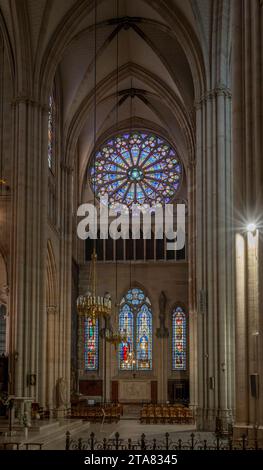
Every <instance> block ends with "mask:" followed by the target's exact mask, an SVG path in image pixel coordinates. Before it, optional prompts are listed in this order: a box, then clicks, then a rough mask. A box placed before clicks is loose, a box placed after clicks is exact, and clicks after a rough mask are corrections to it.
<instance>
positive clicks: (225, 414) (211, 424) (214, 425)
mask: <svg viewBox="0 0 263 470" xmlns="http://www.w3.org/2000/svg"><path fill="white" fill-rule="evenodd" d="M232 424H233V414H232V410H217V409H211V408H197V410H196V428H197V430H198V431H210V432H219V433H225V432H228V430H229V427H230V426H231V425H232Z"/></svg>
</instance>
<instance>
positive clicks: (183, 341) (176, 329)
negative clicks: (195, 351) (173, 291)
mask: <svg viewBox="0 0 263 470" xmlns="http://www.w3.org/2000/svg"><path fill="white" fill-rule="evenodd" d="M186 322H187V319H186V313H185V310H184V309H183V307H182V306H180V305H177V306H175V307H174V309H173V311H172V370H174V371H179V370H180V371H183V370H186V363H187V357H186V355H187V323H186Z"/></svg>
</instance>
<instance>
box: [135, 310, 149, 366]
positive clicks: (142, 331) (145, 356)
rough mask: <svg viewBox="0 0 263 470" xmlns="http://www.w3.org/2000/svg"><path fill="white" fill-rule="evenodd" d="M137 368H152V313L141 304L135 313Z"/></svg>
mask: <svg viewBox="0 0 263 470" xmlns="http://www.w3.org/2000/svg"><path fill="white" fill-rule="evenodd" d="M136 329H137V369H138V370H151V369H152V314H151V311H150V309H149V307H148V306H147V305H143V306H142V307H141V309H140V311H139V313H138V315H137V325H136Z"/></svg>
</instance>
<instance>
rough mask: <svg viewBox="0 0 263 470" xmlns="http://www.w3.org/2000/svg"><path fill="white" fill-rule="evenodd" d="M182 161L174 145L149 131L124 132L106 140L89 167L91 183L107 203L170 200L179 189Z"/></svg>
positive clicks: (160, 201) (166, 201) (152, 202)
mask: <svg viewBox="0 0 263 470" xmlns="http://www.w3.org/2000/svg"><path fill="white" fill-rule="evenodd" d="M181 176H182V165H181V163H180V161H179V159H178V156H177V154H176V151H175V149H173V148H172V147H171V145H170V144H169V143H168V142H166V141H165V140H164V139H163V138H161V137H159V136H157V135H155V134H151V133H148V132H140V131H134V132H126V133H124V134H121V135H116V136H115V137H112V138H111V139H109V140H108V141H106V142H105V143H104V144H103V145H102V146H101V147H100V149H99V150H98V151H97V153H96V156H95V164H94V162H93V163H92V165H91V167H90V178H91V187H92V189H93V190H94V191H95V193H96V195H97V196H98V197H100V196H101V197H102V196H105V195H107V196H108V198H109V203H124V204H126V205H128V206H131V205H132V204H140V205H142V204H149V205H150V206H152V205H154V204H156V203H160V204H164V203H169V202H170V201H171V200H172V199H173V198H174V196H175V194H176V192H177V191H178V188H179V185H180V182H181Z"/></svg>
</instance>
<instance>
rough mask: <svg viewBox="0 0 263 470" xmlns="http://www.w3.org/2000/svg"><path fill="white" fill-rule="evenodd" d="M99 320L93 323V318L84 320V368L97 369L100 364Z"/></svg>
mask: <svg viewBox="0 0 263 470" xmlns="http://www.w3.org/2000/svg"><path fill="white" fill-rule="evenodd" d="M98 356H99V321H98V320H97V321H96V325H93V324H92V321H91V318H87V319H85V321H84V368H85V370H87V371H89V370H97V369H98V365H99V360H98Z"/></svg>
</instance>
